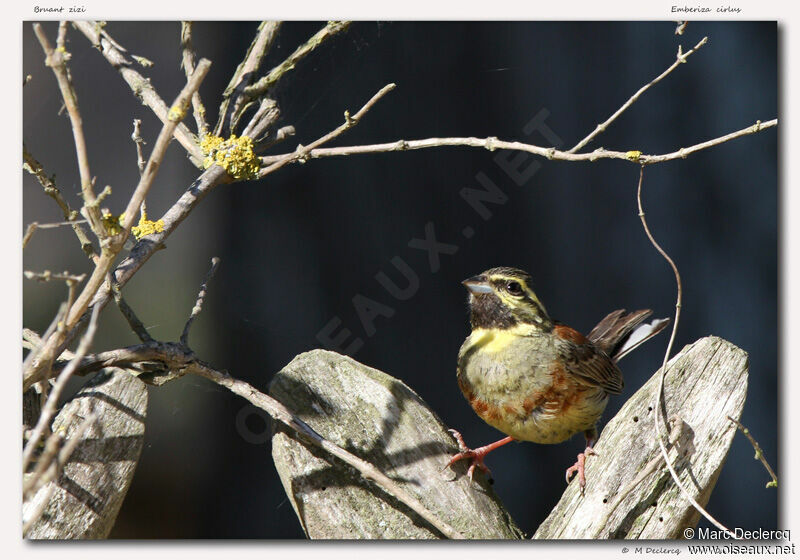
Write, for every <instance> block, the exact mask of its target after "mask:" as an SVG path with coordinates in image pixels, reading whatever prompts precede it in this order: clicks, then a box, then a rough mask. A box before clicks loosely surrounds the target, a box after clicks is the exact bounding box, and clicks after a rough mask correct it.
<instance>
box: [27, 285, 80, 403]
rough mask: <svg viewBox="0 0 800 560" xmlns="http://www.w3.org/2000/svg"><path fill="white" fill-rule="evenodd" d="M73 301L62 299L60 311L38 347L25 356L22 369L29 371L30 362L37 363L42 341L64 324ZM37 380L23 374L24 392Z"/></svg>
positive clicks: (42, 345)
mask: <svg viewBox="0 0 800 560" xmlns="http://www.w3.org/2000/svg"><path fill="white" fill-rule="evenodd" d="M71 303H72V302H71V301H62V302H61V304H60V305H59V306H58V311H56V314H55V316H54V317H53V320H52V321H50V326H48V327H47V329H46V330H45V331H44V334H43V335H42V336H41V338H40V340H39V342H38V344H37V345H36V347H35V348H32V349H31V351H30V352H29V353H28V355H27V356H25V360H23V362H22V370H23V372H24V371H28V370H29V368H30V364H33V363H35V362H36V361H37V360H38V359H39V355H40V354H41V352H42V349H43V348H44V344H43V343H42V341H44V340H49V339H50V337H51V336H52V334H53V333H54V332H56V330H57V329H58V326H59V325H61V324H63V321H64V317H66V315H67V311H69V306H70V304H71ZM24 332H25V331H24V330H23V333H24ZM36 381H38V380H34V379H31V378H26V377H25V376H24V375H23V381H22V392H23V393H24V392H25V391H27V390H28V389H30V387H31V386H32V385H33V384H34V383H35V382H36Z"/></svg>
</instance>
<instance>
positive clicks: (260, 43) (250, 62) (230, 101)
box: [214, 21, 281, 136]
mask: <svg viewBox="0 0 800 560" xmlns="http://www.w3.org/2000/svg"><path fill="white" fill-rule="evenodd" d="M280 26H281V22H279V21H262V22H261V24H260V25H259V26H258V32H257V33H256V36H255V38H254V39H253V42H252V43H250V47H249V48H248V49H247V54H246V55H245V57H244V60H243V61H242V63H241V64H239V66H238V67H237V68H236V71H235V72H234V73H233V76H231V79H230V82H229V83H228V87H226V88H225V91H224V92H223V93H222V98H223V99H222V104H221V105H220V107H219V117H218V119H219V120H218V121H217V126H215V127H214V134H216V135H217V136H220V135H221V134H222V132H223V131H228V132H233V131H234V130H235V129H236V125H237V123H238V121H239V118H240V117H241V112H242V107H243V106H244V105H245V104H246V103H247V102H248V101H249V100H250V99H251V97H249V96H247V95H245V93H244V89H245V88H246V87H247V86H248V85H250V83H251V82H252V81H253V79H254V78H255V74H256V72H257V71H258V69H259V67H260V66H261V61H262V60H263V59H264V57H265V56H266V54H267V53H268V52H269V49H270V48H271V47H272V43H273V42H274V41H275V38H276V37H277V36H278V30H279V29H280ZM264 101H266V100H264ZM272 103H273V104H275V102H274V101H272ZM262 106H263V101H262ZM253 121H255V118H254V119H253ZM251 124H252V121H251ZM244 135H245V136H247V134H246V133H244Z"/></svg>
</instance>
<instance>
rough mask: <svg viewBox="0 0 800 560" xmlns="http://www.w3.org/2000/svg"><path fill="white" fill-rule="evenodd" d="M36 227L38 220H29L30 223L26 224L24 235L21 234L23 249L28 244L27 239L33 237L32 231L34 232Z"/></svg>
mask: <svg viewBox="0 0 800 560" xmlns="http://www.w3.org/2000/svg"><path fill="white" fill-rule="evenodd" d="M38 227H39V223H38V222H31V223H30V224H28V227H27V229H26V230H25V235H23V236H22V248H23V249H24V248H25V247H26V246H27V245H28V241H30V240H31V237H33V234H34V232H36V229H37V228H38Z"/></svg>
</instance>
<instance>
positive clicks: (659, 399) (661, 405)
mask: <svg viewBox="0 0 800 560" xmlns="http://www.w3.org/2000/svg"><path fill="white" fill-rule="evenodd" d="M643 178H644V165H643V166H642V167H641V168H640V169H639V187H638V189H637V191H636V201H637V203H638V206H639V218H640V219H641V221H642V227H643V228H644V232H645V234H647V238H648V239H649V240H650V243H651V244H652V245H653V247H655V248H656V251H658V252H659V253H660V254H661V256H662V257H664V259H665V260H666V261H667V262H668V263H669V266H670V267H671V268H672V272H673V273H674V274H675V283H676V284H677V287H678V294H677V298H676V302H675V320H674V321H673V322H672V333H671V334H670V337H669V343H668V344H667V351H666V352H665V353H664V361H663V363H662V364H661V375H660V376H659V379H658V390H657V391H656V402H655V403H654V406H653V409H654V410H655V411H656V415H655V418H654V423H653V428H654V431H655V437H656V441H657V442H658V447H659V448H660V450H661V456H662V457H663V459H664V463H666V465H667V468H668V469H669V472H670V474H671V475H672V479H673V480H674V481H675V484H676V485H677V487H678V488H680V491H681V493H682V494H683V495H684V497H685V498H686V499H687V500H689V503H691V504H692V505H693V506H694V507H695V509H696V510H697V511H699V512H700V513H701V514H702V515H703V517H705V518H706V519H708V520H709V521H710V522H711V523H713V524H714V525H715V526H716V527H717V528H718V529H720V530H722V531H728V532H729V533H730V530H729V529H728V528H727V527H725V526H724V525H723V524H722V523H720V522H719V521H717V520H716V519H715V518H714V517H713V516H712V515H711V514H710V513H708V512H707V511H706V510H705V509H704V508H703V506H701V505H700V504H699V503H697V500H695V499H694V497H692V495H691V494H690V493H689V491H688V490H687V489H686V488H685V487H684V486H683V484H681V481H680V479H679V478H678V473H677V472H675V467H673V466H672V463H671V462H670V460H669V455H668V454H667V448H666V446H665V445H664V441H663V438H664V437H666V438H669V435H668V434H664V435H662V433H661V428H660V427H659V422H658V419H659V417H660V416H661V414H660V413H661V411H664V412H665V413H666V401H665V400H664V377H665V376H666V373H667V362H668V361H669V355H670V353H672V345H673V343H674V342H675V335H676V334H677V332H678V324H679V322H680V318H681V300H682V297H683V287H682V284H681V275H680V272H678V267H677V266H676V265H675V261H673V260H672V258H671V257H670V256H669V255H668V254H667V252H666V251H664V249H662V248H661V245H659V244H658V242H657V241H656V240H655V238H654V237H653V234H652V233H650V228H649V227H648V225H647V220H646V219H645V216H644V208H643V207H642V180H643ZM667 441H669V439H667ZM731 534H732V533H731ZM734 538H736V537H734Z"/></svg>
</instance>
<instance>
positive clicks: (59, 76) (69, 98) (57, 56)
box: [33, 22, 105, 239]
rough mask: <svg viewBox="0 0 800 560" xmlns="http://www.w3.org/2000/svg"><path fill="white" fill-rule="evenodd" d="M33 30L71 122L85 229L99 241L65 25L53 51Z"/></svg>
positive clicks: (39, 30)
mask: <svg viewBox="0 0 800 560" xmlns="http://www.w3.org/2000/svg"><path fill="white" fill-rule="evenodd" d="M33 31H34V33H36V37H37V38H38V39H39V43H40V44H41V45H42V50H44V53H45V56H46V60H45V64H46V65H47V66H49V67H50V68H52V70H53V73H54V74H55V76H56V81H57V82H58V88H59V90H60V91H61V97H62V98H63V99H64V105H65V106H66V108H67V113H68V114H69V119H70V122H71V123H72V138H73V140H74V142H75V152H76V154H77V157H78V171H79V174H80V178H81V192H82V194H83V201H84V207H85V208H86V217H87V219H88V220H89V226H90V227H91V228H92V231H94V232H95V235H97V236H98V237H99V238H100V239H102V238H103V237H105V228H104V227H103V225H102V222H101V220H100V209H99V208H97V207H96V206H95V205H94V202H95V194H94V190H93V188H92V174H91V171H90V170H89V155H88V151H87V149H86V138H85V137H84V134H83V119H82V118H81V112H80V109H79V108H78V97H77V95H76V94H75V89H74V88H73V86H72V79H71V78H70V75H69V70H68V69H67V60H69V53H67V51H66V49H65V48H64V34H65V33H66V22H62V24H61V25H60V26H59V38H58V41H59V44H58V48H57V49H55V50H54V49H53V47H52V46H51V45H50V41H49V40H48V39H47V35H45V33H44V29H42V26H41V25H40V24H38V23H34V24H33Z"/></svg>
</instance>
